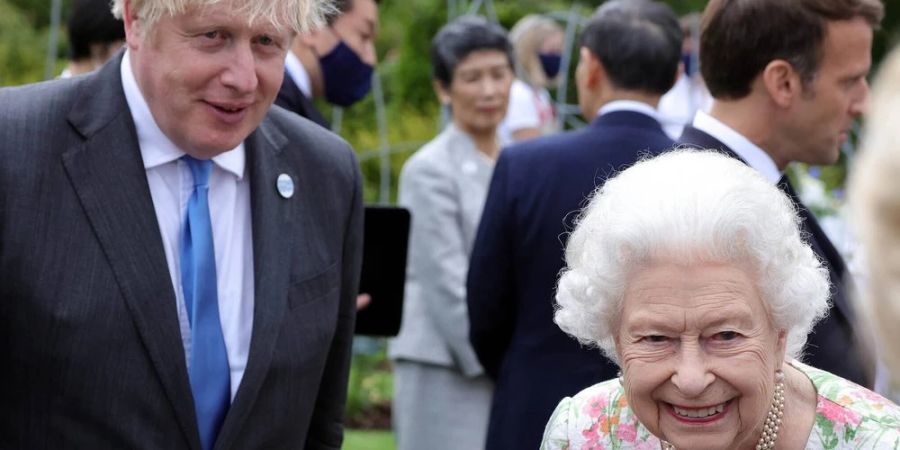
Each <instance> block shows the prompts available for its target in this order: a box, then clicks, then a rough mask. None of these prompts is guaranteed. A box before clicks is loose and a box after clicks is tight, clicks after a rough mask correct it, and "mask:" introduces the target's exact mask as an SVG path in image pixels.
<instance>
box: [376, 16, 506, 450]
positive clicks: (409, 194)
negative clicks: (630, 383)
mask: <svg viewBox="0 0 900 450" xmlns="http://www.w3.org/2000/svg"><path fill="white" fill-rule="evenodd" d="M431 66H432V73H433V78H434V89H435V91H436V93H437V96H438V98H439V99H440V102H441V103H442V104H443V105H445V106H448V107H449V109H450V111H451V113H452V120H451V122H450V123H449V124H448V125H447V126H446V128H445V129H444V130H443V131H442V132H441V133H440V134H439V135H438V136H437V137H435V138H434V139H433V140H431V142H429V143H427V144H426V145H425V146H424V147H422V148H421V149H420V150H418V151H417V152H416V153H415V154H414V155H413V156H412V157H411V158H410V159H409V160H408V161H406V164H405V165H404V166H403V171H402V172H401V174H400V193H399V203H400V205H401V206H405V207H407V208H409V210H410V213H411V214H412V224H411V231H410V242H409V260H408V272H407V279H406V294H405V304H404V307H403V322H402V325H401V329H400V334H399V335H398V336H397V338H396V339H395V340H393V341H392V342H391V345H390V350H389V352H390V357H391V359H392V360H393V362H394V407H393V418H394V429H395V431H396V433H397V443H398V449H399V450H421V449H429V450H443V449H446V450H481V449H483V448H484V447H485V441H484V439H485V434H486V431H487V422H488V413H489V411H490V405H491V394H492V392H493V383H492V382H491V381H490V379H488V377H487V376H486V375H485V374H484V369H483V368H482V367H481V364H479V363H478V358H477V357H476V356H475V352H474V351H473V350H472V346H471V344H470V343H469V327H468V319H467V312H466V271H467V270H468V267H469V255H470V254H471V252H472V245H473V244H474V242H475V232H476V230H477V229H478V222H479V218H480V217H481V210H482V207H483V205H484V198H485V195H486V194H487V188H488V183H489V182H490V179H491V174H492V172H493V169H494V161H495V160H496V159H497V155H498V154H499V152H500V140H499V139H498V137H497V126H498V125H499V124H500V121H501V120H502V119H503V116H504V115H505V114H506V106H507V101H508V98H509V86H510V84H511V83H512V80H513V56H512V48H511V47H510V44H509V41H508V40H507V37H506V32H505V31H504V30H503V28H501V27H500V26H499V25H496V24H493V23H491V22H489V21H488V20H487V19H485V18H483V17H477V16H464V17H461V18H458V19H455V20H454V21H452V22H450V23H448V24H447V25H445V26H444V27H443V28H441V29H440V31H438V33H437V35H435V37H434V39H433V40H432V45H431Z"/></svg>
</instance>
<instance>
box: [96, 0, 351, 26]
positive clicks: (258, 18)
mask: <svg viewBox="0 0 900 450" xmlns="http://www.w3.org/2000/svg"><path fill="white" fill-rule="evenodd" d="M126 1H128V2H129V3H130V7H131V11H132V12H133V14H135V15H136V16H137V17H139V18H140V19H141V20H142V21H143V22H144V27H143V28H144V30H151V29H153V26H154V25H155V24H156V22H158V21H159V19H161V18H162V17H166V16H173V15H175V14H179V13H183V12H184V11H186V10H188V9H190V8H196V7H200V8H202V7H205V6H211V5H215V4H219V3H226V2H227V3H228V4H230V5H232V6H233V7H234V9H235V11H237V12H238V13H239V14H241V15H243V16H244V17H246V18H247V23H250V24H253V23H260V22H262V23H269V24H272V25H274V26H275V27H276V28H279V29H282V28H286V29H290V30H291V31H293V32H294V33H302V32H306V31H309V30H311V29H314V28H316V27H319V26H321V25H323V24H324V23H325V17H326V15H328V14H334V13H335V12H336V10H335V7H334V4H333V0H112V13H113V15H114V16H116V18H118V19H123V16H124V14H125V2H126Z"/></svg>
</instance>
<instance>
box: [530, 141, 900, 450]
mask: <svg viewBox="0 0 900 450" xmlns="http://www.w3.org/2000/svg"><path fill="white" fill-rule="evenodd" d="M797 223H798V219H797V216H796V214H795V212H794V210H793V208H792V207H791V203H790V200H788V198H787V197H785V196H784V195H783V194H782V193H781V192H780V191H779V190H778V189H777V188H776V187H775V186H773V185H772V184H771V183H768V182H767V181H766V180H765V179H763V178H762V176H760V175H759V174H758V173H757V172H756V171H754V170H753V169H751V168H749V167H747V166H745V165H743V164H742V163H740V162H738V161H737V160H735V159H732V158H729V157H726V156H723V155H720V154H716V153H713V152H697V151H673V152H670V153H666V154H663V155H662V156H659V157H657V158H655V159H650V160H646V161H644V162H640V163H638V164H636V165H634V166H632V168H630V169H627V170H625V171H624V172H622V173H621V174H620V175H618V176H617V177H615V178H613V179H611V180H610V181H608V182H607V183H606V184H605V185H604V186H603V187H602V188H601V189H600V190H599V191H598V193H597V194H596V195H595V197H594V199H593V200H592V201H591V203H590V205H589V206H588V207H587V209H586V210H585V212H584V215H583V217H582V218H581V219H580V221H579V223H578V225H577V227H576V229H575V231H574V233H573V234H572V237H571V239H570V240H569V244H568V247H567V249H566V261H567V264H568V268H567V269H566V270H565V271H564V272H563V274H562V276H561V279H560V281H559V286H558V291H557V297H556V299H557V303H558V309H557V312H556V315H555V321H556V323H557V324H558V325H559V326H560V328H562V329H563V330H564V331H566V332H567V333H569V334H571V335H572V336H574V337H576V338H578V339H579V340H580V341H581V342H582V343H585V344H590V345H596V346H598V347H600V349H601V350H602V351H603V352H604V354H606V355H607V356H608V357H610V358H611V359H613V360H614V361H615V362H616V363H617V364H618V365H619V366H620V368H621V371H622V375H621V376H620V377H619V378H618V379H613V380H609V381H606V382H603V383H600V384H596V385H594V386H592V387H589V388H587V389H585V390H583V391H581V392H580V393H578V394H577V395H575V396H574V397H572V398H566V399H563V400H562V402H560V404H559V405H558V406H557V408H556V411H555V412H554V413H553V415H552V417H551V418H550V421H549V423H548V425H547V428H546V430H545V433H544V442H543V445H542V449H546V450H550V449H565V448H568V449H581V450H589V449H601V448H638V449H659V448H663V449H673V448H677V449H691V450H695V449H723V450H725V449H728V450H732V449H738V450H740V449H772V448H778V449H804V448H807V449H837V448H841V449H844V448H847V449H849V448H854V449H856V448H865V449H874V448H879V449H880V448H896V447H895V446H896V445H900V444H898V443H900V408H898V407H897V406H895V405H894V404H892V403H890V402H889V401H887V400H885V399H884V398H882V397H880V396H879V395H877V394H875V393H873V392H871V391H868V390H866V389H864V388H861V387H859V386H857V385H855V384H853V383H850V382H849V381H846V380H844V379H841V378H839V377H837V376H835V375H832V374H830V373H827V372H823V371H821V370H817V369H814V368H812V367H809V366H807V365H804V364H803V363H801V362H799V361H797V360H796V358H797V357H798V356H799V355H800V353H801V350H802V348H803V345H804V343H805V342H806V335H807V333H808V331H809V330H810V329H811V327H812V325H813V324H814V322H815V321H816V320H818V319H820V318H821V317H822V316H823V314H825V311H826V307H827V300H826V299H827V295H828V280H827V271H825V270H824V269H823V268H822V266H821V264H820V263H819V261H818V260H817V259H816V257H815V256H814V254H813V252H812V250H811V249H810V248H809V246H808V245H807V244H805V243H804V242H803V240H802V238H801V236H800V233H799V231H798V228H797Z"/></svg>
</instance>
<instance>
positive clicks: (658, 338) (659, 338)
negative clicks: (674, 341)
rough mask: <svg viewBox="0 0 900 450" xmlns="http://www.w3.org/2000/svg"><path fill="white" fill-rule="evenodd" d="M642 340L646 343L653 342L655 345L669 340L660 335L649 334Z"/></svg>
mask: <svg viewBox="0 0 900 450" xmlns="http://www.w3.org/2000/svg"><path fill="white" fill-rule="evenodd" d="M644 339H645V340H647V342H653V343H656V344H658V343H662V342H666V341H668V340H669V338H667V337H665V336H663V335H661V334H651V335H649V336H644Z"/></svg>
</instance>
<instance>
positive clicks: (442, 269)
mask: <svg viewBox="0 0 900 450" xmlns="http://www.w3.org/2000/svg"><path fill="white" fill-rule="evenodd" d="M493 170H494V169H493V163H492V162H490V161H489V160H488V159H487V158H486V157H485V156H483V155H482V154H481V153H480V152H479V151H478V149H477V148H476V147H475V144H474V143H473V142H472V140H471V138H469V136H468V135H466V134H465V133H463V132H461V131H459V130H458V129H457V128H456V127H455V126H453V125H452V124H451V125H448V126H447V128H446V129H444V131H443V132H441V134H439V135H438V136H437V137H435V138H434V139H433V140H432V141H431V142H429V143H428V144H426V145H425V146H424V147H422V148H421V149H420V150H419V151H418V152H416V153H415V154H414V155H413V156H412V157H411V158H410V159H409V160H408V161H407V162H406V165H404V167H403V171H402V172H401V174H400V195H399V203H400V204H401V205H403V206H405V207H407V208H409V210H410V213H411V214H412V221H411V226H410V242H409V262H408V264H407V267H408V269H407V275H406V292H405V297H404V298H405V300H404V306H403V321H402V323H401V325H400V333H399V335H398V336H397V338H396V339H395V340H394V341H393V342H392V343H391V349H390V356H391V357H392V358H394V359H403V360H407V361H419V362H425V363H429V364H436V365H441V366H446V367H453V368H457V369H458V370H459V371H460V372H461V373H463V374H464V375H466V376H470V377H471V376H476V375H480V374H481V373H483V369H482V368H481V365H480V364H479V363H478V358H477V357H476V356H475V352H474V350H472V346H471V344H469V325H468V311H467V306H466V273H467V272H468V269H469V255H470V254H471V253H472V245H473V244H474V242H475V233H476V232H477V230H478V221H479V219H480V218H481V209H482V208H483V206H484V199H485V196H486V195H487V188H488V184H489V183H490V180H491V174H492V172H493Z"/></svg>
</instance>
